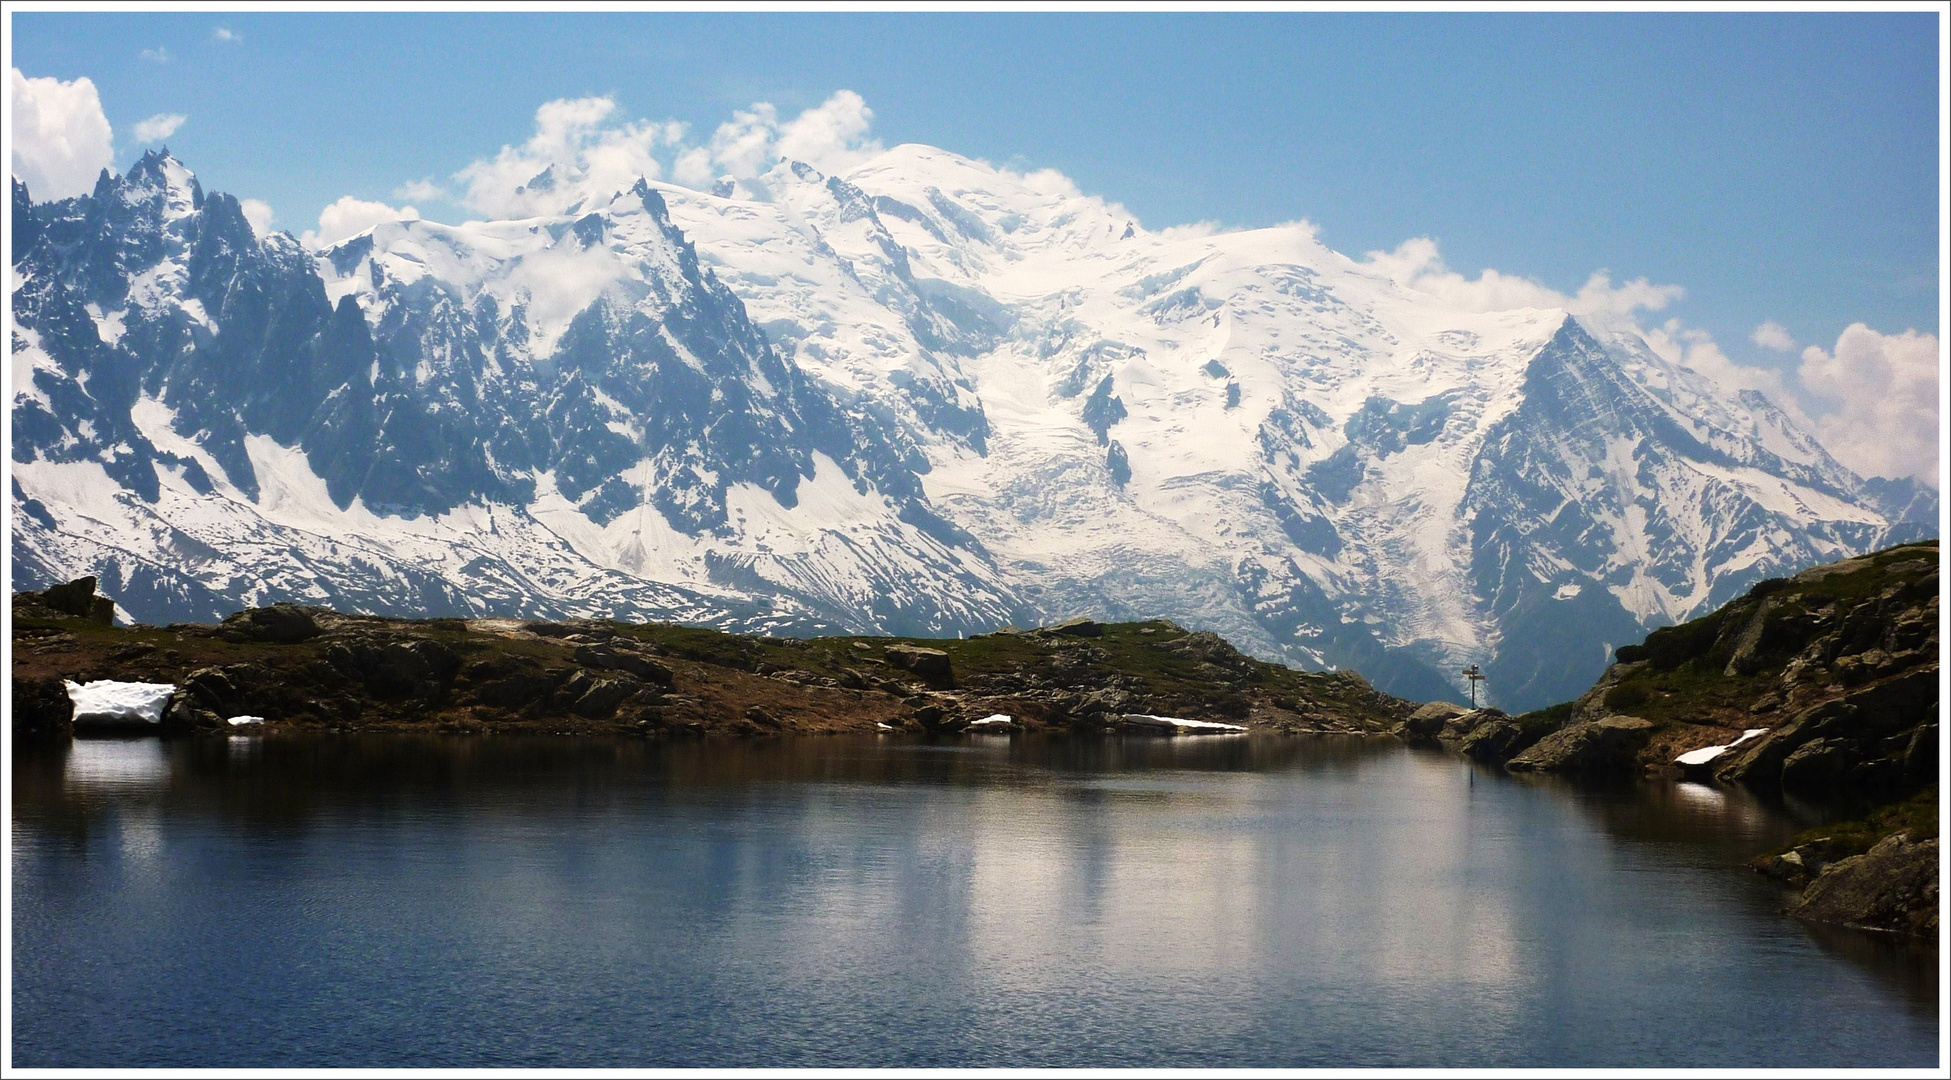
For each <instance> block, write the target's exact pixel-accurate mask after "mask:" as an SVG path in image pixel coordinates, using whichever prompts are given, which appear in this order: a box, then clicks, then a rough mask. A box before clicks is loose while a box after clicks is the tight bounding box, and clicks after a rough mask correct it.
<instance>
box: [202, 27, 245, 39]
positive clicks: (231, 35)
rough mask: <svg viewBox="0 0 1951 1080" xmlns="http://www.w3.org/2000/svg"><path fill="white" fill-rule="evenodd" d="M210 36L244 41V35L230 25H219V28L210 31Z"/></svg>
mask: <svg viewBox="0 0 1951 1080" xmlns="http://www.w3.org/2000/svg"><path fill="white" fill-rule="evenodd" d="M210 36H211V37H213V38H216V39H217V40H218V41H242V40H244V35H242V34H240V33H238V32H237V31H235V30H232V29H231V28H230V27H228V26H219V27H217V28H216V29H215V30H213V31H211V32H210Z"/></svg>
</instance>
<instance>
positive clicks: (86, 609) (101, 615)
mask: <svg viewBox="0 0 1951 1080" xmlns="http://www.w3.org/2000/svg"><path fill="white" fill-rule="evenodd" d="M41 603H43V604H46V605H47V606H48V607H51V608H53V609H54V610H56V611H59V612H61V613H63V614H66V615H73V616H75V617H77V618H82V619H88V620H90V621H92V622H98V623H101V624H102V625H103V626H113V625H115V601H113V600H110V599H109V598H108V597H106V596H97V595H95V579H94V577H93V576H92V575H91V576H89V577H82V578H76V579H74V580H73V581H70V582H68V583H67V584H66V585H56V586H53V587H52V588H50V589H48V590H46V591H45V592H43V593H41Z"/></svg>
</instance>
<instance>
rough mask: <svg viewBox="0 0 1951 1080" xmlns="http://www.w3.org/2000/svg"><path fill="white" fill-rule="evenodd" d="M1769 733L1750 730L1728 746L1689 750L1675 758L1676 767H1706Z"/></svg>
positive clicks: (1755, 729)
mask: <svg viewBox="0 0 1951 1080" xmlns="http://www.w3.org/2000/svg"><path fill="white" fill-rule="evenodd" d="M1767 732H1768V729H1767V728H1763V727H1758V728H1748V729H1747V730H1745V731H1743V732H1742V733H1741V737H1740V738H1738V739H1736V740H1734V741H1733V742H1731V743H1728V744H1727V745H1726V746H1703V747H1701V748H1700V749H1698V750H1689V751H1687V752H1686V753H1684V754H1681V755H1680V756H1679V757H1677V758H1674V759H1673V763H1674V764H1675V765H1705V764H1707V763H1708V762H1710V761H1713V760H1714V759H1715V758H1718V757H1720V756H1721V755H1722V754H1725V753H1727V752H1728V751H1729V750H1732V749H1734V748H1735V747H1737V746H1740V745H1741V744H1742V743H1744V742H1747V741H1748V740H1749V739H1752V738H1754V737H1755V736H1757V735H1764V734H1767Z"/></svg>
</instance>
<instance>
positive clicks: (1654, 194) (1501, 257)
mask: <svg viewBox="0 0 1951 1080" xmlns="http://www.w3.org/2000/svg"><path fill="white" fill-rule="evenodd" d="M219 28H222V29H223V30H225V31H227V32H228V35H229V36H228V38H225V37H224V36H222V35H220V34H219V33H218V30H219ZM13 65H14V66H15V67H16V68H18V69H20V70H21V71H22V73H23V74H25V75H26V76H30V77H48V76H53V77H57V78H60V79H63V80H72V79H74V78H76V77H79V76H86V77H88V78H89V79H91V80H92V81H93V82H94V84H95V85H96V87H97V88H98V90H99V93H100V97H101V102H102V109H103V111H104V112H105V113H106V115H107V118H108V120H109V122H110V123H111V124H112V125H113V127H114V136H115V141H114V147H115V157H116V161H117V162H118V167H124V168H125V167H126V166H127V163H128V162H129V161H130V160H133V158H134V157H135V156H136V155H137V154H138V153H139V152H140V150H141V149H142V144H140V143H138V142H137V141H136V140H135V138H134V127H135V125H136V123H137V122H138V121H140V120H143V119H145V118H148V117H151V116H155V115H158V114H176V115H181V116H183V117H184V118H185V119H184V120H183V121H182V123H181V124H180V126H179V127H177V129H176V130H175V131H174V132H173V133H172V134H171V135H170V136H169V137H168V139H167V142H168V144H169V146H170V147H171V149H172V150H173V151H175V152H176V154H177V155H178V156H179V157H180V158H182V159H183V160H184V161H185V162H186V163H187V164H189V165H190V167H191V168H193V169H195V170H196V171H197V172H198V174H199V175H200V176H201V177H202V178H203V180H204V182H205V185H206V186H208V187H212V188H215V189H219V190H225V191H230V192H232V193H235V194H237V195H239V196H245V197H254V198H258V199H262V200H264V201H266V202H268V203H269V204H270V205H271V206H272V208H273V209H274V210H275V212H276V214H277V223H278V225H279V226H280V227H284V228H289V229H292V230H293V231H294V232H298V231H303V230H304V229H306V228H310V227H313V226H314V225H315V223H316V222H317V220H318V214H319V211H320V209H321V208H322V207H324V206H326V205H327V204H328V203H331V202H332V201H333V200H335V199H337V198H339V197H340V196H343V195H355V196H358V197H360V198H363V199H378V200H386V201H389V202H393V203H398V202H401V201H403V200H402V198H401V197H400V196H399V194H398V189H399V188H400V186H401V185H402V184H403V183H405V182H408V181H413V180H420V179H428V178H431V179H433V180H435V181H437V182H447V181H448V178H449V177H451V175H452V174H453V173H454V172H455V171H456V170H458V169H461V168H462V167H464V166H466V165H468V164H469V163H470V162H473V161H476V160H479V159H482V158H486V157H491V156H493V155H494V154H495V152H496V151H497V150H498V149H499V148H500V147H501V146H503V145H504V144H509V143H519V142H521V141H522V140H524V139H526V138H527V137H528V136H529V135H530V133H531V132H532V131H533V130H534V125H535V112H536V108H537V106H539V105H541V104H542V103H543V102H545V101H549V100H552V99H557V98H575V97H585V96H591V95H606V96H609V97H612V98H614V99H615V101H616V102H617V104H618V107H619V112H618V115H619V116H623V117H629V118H642V119H647V120H666V119H674V120H677V121H681V122H684V123H687V124H689V125H690V127H691V129H692V133H693V134H692V138H693V139H695V140H704V139H707V138H709V135H710V133H711V132H712V131H713V129H715V128H716V127H717V125H719V124H720V123H721V122H723V121H725V120H727V119H728V118H729V117H731V115H732V113H733V112H734V110H738V109H744V108H748V107H750V106H751V105H752V104H753V103H754V102H757V101H769V102H771V103H773V104H774V105H776V106H777V107H778V109H779V111H780V113H781V114H782V115H791V114H795V113H797V112H798V111H799V110H801V109H805V108H808V107H812V106H815V105H818V104H819V103H820V102H822V101H825V100H826V99H828V98H829V96H830V95H832V94H833V93H834V92H835V91H838V90H841V89H850V90H853V91H855V92H857V93H858V94H860V95H861V97H862V98H864V99H865V102H866V104H867V105H868V107H870V108H871V109H872V110H873V127H872V135H873V137H874V138H876V139H878V140H879V141H880V142H882V143H884V144H886V145H890V146H891V145H894V144H897V143H901V142H910V141H912V142H926V143H931V144H934V145H937V146H941V147H944V148H946V149H949V150H953V151H956V152H958V153H962V154H966V155H969V156H972V157H979V158H984V159H987V160H989V161H993V162H996V163H998V164H1005V165H1013V166H1016V167H1038V168H1043V167H1049V168H1055V169H1058V170H1060V171H1062V172H1064V173H1066V174H1068V175H1069V176H1070V177H1071V178H1072V179H1074V180H1075V181H1076V182H1077V183H1078V185H1079V186H1080V187H1081V188H1082V189H1083V190H1085V191H1087V192H1090V193H1092V194H1097V195H1102V196H1104V197H1106V198H1109V199H1114V200H1117V201H1119V202H1122V203H1124V204H1125V205H1126V206H1127V207H1129V208H1130V209H1132V210H1133V211H1135V212H1136V214H1137V215H1138V217H1139V219H1140V220H1141V221H1142V222H1143V223H1144V224H1146V225H1147V226H1150V227H1162V226H1166V225H1172V224H1180V223H1185V222H1190V221H1197V220H1209V221H1214V222H1217V223H1219V224H1221V225H1223V226H1254V225H1265V224H1271V223H1274V222H1279V221H1286V220H1292V219H1295V218H1303V217H1304V218H1307V219H1308V220H1310V221H1312V222H1314V223H1315V224H1316V225H1317V226H1319V228H1320V235H1321V238H1322V239H1323V240H1324V241H1325V242H1326V243H1328V244H1329V245H1330V246H1332V247H1334V248H1337V249H1339V250H1341V251H1344V252H1347V253H1350V254H1360V253H1362V252H1365V251H1368V250H1372V249H1378V248H1394V247H1395V246H1396V245H1398V244H1399V243H1401V242H1402V241H1404V240H1406V239H1408V238H1411V237H1416V236H1428V237H1432V238H1434V239H1436V240H1437V241H1438V242H1439V244H1440V245H1441V250H1442V253H1443V257H1444V260H1445V262H1447V264H1448V265H1449V266H1450V267H1452V268H1454V269H1457V270H1460V271H1463V272H1465V273H1467V274H1472V275H1474V274H1475V273H1476V272H1477V271H1479V270H1481V269H1483V268H1485V267H1492V268H1495V269H1497V270H1499V271H1501V272H1503V273H1507V274H1519V275H1523V276H1526V277H1531V278H1535V279H1537V280H1539V281H1542V282H1543V283H1545V284H1547V285H1550V286H1552V287H1554V288H1558V289H1561V290H1564V291H1568V292H1570V291H1575V290H1576V289H1577V288H1578V286H1579V285H1580V284H1581V283H1582V282H1584V281H1585V279H1586V277H1587V276H1588V275H1589V274H1590V273H1592V272H1593V271H1595V270H1599V269H1605V270H1609V271H1610V272H1611V274H1612V276H1613V278H1614V280H1619V281H1623V280H1627V279H1632V278H1639V277H1644V278H1648V279H1650V280H1652V281H1653V282H1656V283H1661V284H1674V285H1679V286H1682V287H1684V288H1685V290H1686V297H1685V299H1683V300H1681V301H1679V302H1677V303H1676V304H1674V305H1673V306H1672V307H1670V308H1669V309H1668V311H1667V312H1664V313H1662V317H1664V316H1666V315H1674V316H1678V317H1680V318H1681V319H1683V320H1684V321H1685V323H1686V324H1687V325H1689V326H1692V327H1697V328H1700V329H1704V330H1706V331H1708V332H1710V333H1711V334H1712V335H1713V337H1714V339H1715V340H1716V341H1717V342H1718V343H1719V345H1720V347H1721V348H1722V349H1723V350H1725V352H1726V353H1727V354H1728V355H1729V356H1731V357H1733V358H1735V359H1736V360H1738V361H1740V362H1742V363H1746V364H1751V365H1773V366H1775V367H1778V368H1781V367H1786V366H1792V365H1793V364H1794V363H1795V355H1794V353H1793V352H1791V351H1777V350H1771V349H1768V348H1765V347H1763V346H1761V345H1759V344H1756V343H1755V342H1754V341H1752V340H1751V339H1750V333H1751V331H1753V330H1754V328H1755V327H1756V326H1757V325H1758V324H1760V323H1762V322H1763V321H1764V320H1772V321H1774V322H1776V323H1779V324H1780V325H1781V326H1782V327H1783V328H1785V329H1786V331H1787V332H1788V333H1789V334H1790V335H1791V336H1793V337H1794V338H1795V339H1796V341H1797V343H1798V347H1799V345H1801V344H1809V343H1814V344H1818V345H1822V346H1825V347H1827V346H1829V345H1830V344H1831V343H1834V342H1836V341H1837V336H1838V334H1839V333H1840V332H1841V331H1842V330H1843V328H1844V327H1845V326H1847V325H1848V324H1850V323H1853V322H1859V321H1860V322H1864V323H1867V324H1869V326H1870V327H1872V328H1874V329H1877V330H1880V331H1884V332H1887V333H1894V332H1896V331H1901V330H1904V329H1908V328H1915V329H1917V330H1920V331H1925V332H1927V333H1931V334H1938V333H1939V332H1940V327H1939V326H1938V296H1939V284H1938V278H1939V266H1938V258H1937V251H1938V212H1939V211H1938V190H1939V189H1938V172H1939V160H1940V159H1939V146H1938V102H1939V97H1940V89H1939V86H1938V29H1937V20H1936V17H1935V16H1934V15H1932V14H1896V15H1872V16H1855V15H1786V16H1785V15H1678V16H1676V15H1571V16H1562V15H1561V16H1533V15H1413V14H1410V15H1318V14H1303V15H1232V16H1215V17H1205V16H1187V15H1142V16H1141V15H1102V16H1100V15H1068V16H1027V15H965V16H950V17H944V16H925V15H895V16H882V15H750V16H726V15H661V14H636V15H605V16H556V15H549V16H541V15H461V16H452V15H406V16H384V15H350V16H338V15H239V14H229V13H223V14H171V15H147V14H99V15H98V14H87V15H75V14H19V13H16V14H15V15H14V16H13ZM419 205H420V207H421V209H422V212H423V213H425V214H426V215H427V216H430V217H436V218H453V217H458V216H461V214H462V213H463V212H462V211H461V210H460V209H459V208H458V207H454V206H452V205H445V204H440V203H438V202H430V201H428V200H426V199H425V198H422V199H421V200H420V202H419Z"/></svg>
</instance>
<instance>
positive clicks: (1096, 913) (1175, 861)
mask: <svg viewBox="0 0 1951 1080" xmlns="http://www.w3.org/2000/svg"><path fill="white" fill-rule="evenodd" d="M1797 828H1798V826H1797V825H1796V824H1795V823H1793V822H1791V821H1788V820H1786V819H1785V818H1783V817H1781V816H1779V815H1778V814H1776V813H1775V812H1773V811H1770V810H1768V809H1766V808H1764V807H1763V806H1761V805H1759V804H1757V803H1754V802H1752V801H1750V800H1748V799H1746V798H1743V797H1741V796H1739V795H1737V794H1734V793H1728V792H1722V791H1718V790H1715V789H1712V788H1707V787H1701V786H1698V785H1688V784H1679V785H1672V784H1666V785H1654V784H1640V785H1634V786H1629V787H1623V788H1619V789H1616V790H1609V791H1590V790H1581V789H1577V788H1573V787H1570V786H1566V785H1563V784H1558V783H1551V782H1538V781H1520V780H1516V779H1512V778H1509V777H1505V776H1503V775H1500V774H1498V773H1495V772H1492V771H1485V770H1481V769H1475V768H1473V767H1472V766H1470V765H1469V764H1467V763H1465V762H1463V761H1461V760H1459V759H1456V758H1453V757H1448V756H1444V755H1440V754H1432V753H1422V752H1415V751H1409V750H1405V749H1403V748H1401V747H1399V746H1396V745H1394V744H1392V743H1390V742H1388V741H1386V740H1367V741H1364V740H1354V739H1345V740H1344V739H1306V738H1262V737H1258V736H1256V737H1252V738H1247V737H1218V738H1207V739H1197V738H1185V739H1177V740H1173V739H1158V738H1123V739H1120V738H1103V739H1057V738H1052V739H1033V738H1024V737H1018V738H1016V739H1014V740H1012V739H1010V738H1008V737H1001V736H978V737H971V738H965V739H961V740H954V741H946V742H940V743H929V742H922V741H916V740H912V739H906V738H900V739H895V738H882V739H800V740H771V741H758V742H738V743H719V742H713V743H709V744H697V743H688V744H678V745H660V744H656V743H647V742H628V741H623V742H606V741H597V740H574V739H557V740H540V739H533V740H529V739H524V740H518V739H508V738H459V737H455V738H408V737H349V736H348V737H333V738H291V737H286V738H280V737H269V738H231V739H228V740H226V739H221V738H218V739H186V740H177V741H170V742H163V741H160V740H155V739H148V740H139V741H82V742H77V743H75V744H74V745H73V746H72V748H62V749H50V750H47V751H41V752H30V751H28V750H26V749H23V750H21V751H20V752H19V753H18V755H17V757H16V762H15V768H14V807H13V821H12V829H13V857H12V870H13V950H14V951H13V1054H14V1059H13V1060H14V1064H15V1065H16V1066H134V1065H213V1066H240V1067H264V1066H281V1065H282V1066H380V1065H464V1066H546V1065H558V1066H560V1065H587V1066H603V1065H611V1066H648V1065H723V1066H730V1065H775V1066H782V1065H907V1066H916V1065H1073V1066H1088V1065H1097V1066H1102V1065H1166V1066H1260V1067H1270V1066H1329V1065H1378V1066H1446V1065H1448V1066H1523V1065H1558V1066H1650V1065H1710V1066H1722V1067H1727V1066H1825V1067H1837V1066H1933V1065H1936V1064H1937V1063H1938V993H1939V990H1938V986H1937V959H1936V955H1935V953H1915V952H1907V951H1905V950H1902V949H1898V948H1892V947H1890V946H1888V945H1887V944H1885V943H1879V942H1877V941H1875V940H1873V939H1871V938H1870V937H1868V936H1867V935H1861V934H1854V933H1849V932H1817V931H1814V930H1812V929H1810V928H1808V927H1805V926H1803V925H1802V924H1799V923H1796V922H1794V921H1793V920H1790V919H1787V918H1784V917H1782V916H1781V915H1779V914H1778V911H1779V909H1780V907H1781V905H1782V902H1783V899H1784V897H1783V894H1782V893H1781V892H1780V891H1778V890H1776V889H1774V888H1772V887H1770V886H1769V885H1768V884H1767V883H1766V882H1764V881H1762V880H1761V879H1759V878H1758V877H1757V876H1756V875H1754V874H1751V873H1749V872H1747V871H1746V870H1745V869H1743V868H1742V867H1741V863H1742V862H1743V860H1745V859H1746V858H1747V857H1749V856H1750V855H1752V854H1754V853H1755V852H1756V851H1758V850H1760V849H1763V848H1766V847H1768V846H1770V845H1772V844H1774V843H1777V842H1778V841H1779V840H1781V839H1785V838H1786V837H1788V836H1789V835H1792V834H1793V833H1794V832H1795V831H1796V830H1797Z"/></svg>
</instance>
